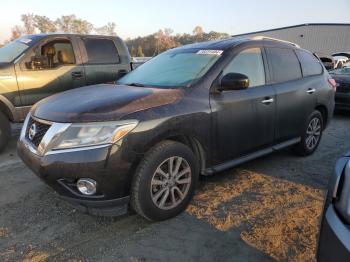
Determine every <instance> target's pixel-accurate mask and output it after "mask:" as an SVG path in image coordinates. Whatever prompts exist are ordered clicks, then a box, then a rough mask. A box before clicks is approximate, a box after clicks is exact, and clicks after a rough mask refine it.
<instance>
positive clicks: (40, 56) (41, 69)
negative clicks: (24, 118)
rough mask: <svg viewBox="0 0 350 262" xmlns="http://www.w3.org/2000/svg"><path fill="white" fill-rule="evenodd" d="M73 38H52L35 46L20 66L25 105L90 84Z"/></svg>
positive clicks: (17, 70)
mask: <svg viewBox="0 0 350 262" xmlns="http://www.w3.org/2000/svg"><path fill="white" fill-rule="evenodd" d="M79 61H80V58H79V57H78V56H77V54H76V52H74V49H73V45H72V41H71V39H69V38H62V37H61V38H51V39H49V40H47V41H45V42H44V43H41V44H40V45H38V46H37V47H35V48H34V49H33V50H31V52H29V54H28V55H27V56H26V57H25V58H24V59H23V60H22V61H21V62H20V63H17V65H16V73H17V82H18V87H19V91H20V95H21V101H22V105H23V106H30V105H33V104H35V103H36V102H38V101H40V100H41V99H43V98H45V97H47V96H50V95H52V94H55V93H59V92H62V91H66V90H68V89H71V88H76V87H80V86H84V85H85V84H86V81H85V74H84V66H83V65H82V64H81V63H79Z"/></svg>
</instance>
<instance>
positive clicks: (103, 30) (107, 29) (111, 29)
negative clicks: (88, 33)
mask: <svg viewBox="0 0 350 262" xmlns="http://www.w3.org/2000/svg"><path fill="white" fill-rule="evenodd" d="M115 27H116V24H115V23H113V22H112V23H111V22H110V23H108V24H107V25H104V26H102V27H98V28H95V31H96V33H97V34H99V35H117V33H116V32H115Z"/></svg>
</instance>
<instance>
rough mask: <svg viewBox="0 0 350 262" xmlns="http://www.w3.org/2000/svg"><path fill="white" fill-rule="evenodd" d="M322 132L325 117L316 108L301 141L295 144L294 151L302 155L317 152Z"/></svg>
mask: <svg viewBox="0 0 350 262" xmlns="http://www.w3.org/2000/svg"><path fill="white" fill-rule="evenodd" d="M314 127H315V129H314ZM322 133H323V117H322V114H321V112H320V111H318V110H315V111H313V112H312V113H311V115H310V116H309V118H308V121H307V123H306V125H305V126H304V129H303V133H302V136H301V141H300V143H298V144H297V145H296V146H295V148H294V149H295V150H294V151H295V152H296V153H297V154H298V155H300V156H308V155H311V154H312V153H314V152H315V150H316V149H317V147H318V145H319V144H320V141H321V138H322ZM312 137H314V138H312ZM311 140H312V141H311Z"/></svg>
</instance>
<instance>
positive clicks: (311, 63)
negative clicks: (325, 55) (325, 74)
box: [296, 50, 322, 76]
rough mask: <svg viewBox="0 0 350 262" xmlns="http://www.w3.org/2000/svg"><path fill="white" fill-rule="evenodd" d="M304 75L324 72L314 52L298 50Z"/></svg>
mask: <svg viewBox="0 0 350 262" xmlns="http://www.w3.org/2000/svg"><path fill="white" fill-rule="evenodd" d="M296 53H297V55H298V58H299V61H300V64H301V69H302V71H303V75H304V76H312V75H319V74H321V73H322V66H321V63H320V62H319V61H318V59H317V58H316V57H315V56H313V55H312V54H310V53H308V52H306V51H303V50H297V51H296Z"/></svg>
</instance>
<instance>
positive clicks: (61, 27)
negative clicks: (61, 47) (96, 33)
mask: <svg viewBox="0 0 350 262" xmlns="http://www.w3.org/2000/svg"><path fill="white" fill-rule="evenodd" d="M55 24H56V26H57V28H58V31H61V32H63V33H76V34H89V33H90V32H91V31H92V29H93V25H92V24H91V23H90V22H88V21H87V20H83V19H80V18H77V17H76V16H75V15H63V16H62V17H61V18H58V19H57V20H56V22H55Z"/></svg>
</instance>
